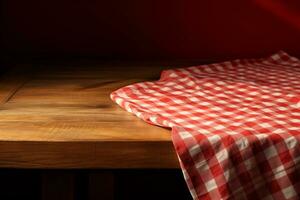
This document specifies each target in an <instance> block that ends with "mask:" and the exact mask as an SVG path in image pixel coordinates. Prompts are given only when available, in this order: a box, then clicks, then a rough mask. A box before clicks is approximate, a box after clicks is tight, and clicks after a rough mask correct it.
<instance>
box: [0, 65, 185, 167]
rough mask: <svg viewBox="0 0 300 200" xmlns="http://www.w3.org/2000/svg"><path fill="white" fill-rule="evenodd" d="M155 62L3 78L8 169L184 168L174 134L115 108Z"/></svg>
mask: <svg viewBox="0 0 300 200" xmlns="http://www.w3.org/2000/svg"><path fill="white" fill-rule="evenodd" d="M163 68H166V67H162V65H150V64H142V65H140V64H122V63H114V64H107V63H106V64H105V63H102V64H93V63H91V64H88V65H82V64H74V63H73V64H58V65H57V64H56V65H21V66H18V67H17V68H13V69H11V70H9V71H8V72H7V73H5V74H4V75H3V76H2V77H1V79H0V167H1V168H3V167H4V168H43V169H48V168H63V169H69V168H79V169H84V168H88V169H93V168H97V169H101V168H106V169H116V168H118V169H125V168H126V169H127V168H179V164H178V160H177V157H176V154H175V151H174V148H173V145H172V141H171V137H170V130H169V129H165V128H161V127H156V126H152V125H149V124H147V123H145V122H143V121H141V120H140V119H138V118H137V117H135V116H133V115H132V114H129V113H127V112H126V111H124V110H122V109H121V108H120V107H119V106H117V105H116V104H115V103H113V102H112V101H111V100H110V98H109V94H110V93H111V92H112V91H113V90H115V89H117V88H120V87H122V86H125V85H128V84H131V83H134V82H140V81H146V80H155V79H157V78H158V77H159V74H160V71H161V70H162V69H163Z"/></svg>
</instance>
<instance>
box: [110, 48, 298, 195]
mask: <svg viewBox="0 0 300 200" xmlns="http://www.w3.org/2000/svg"><path fill="white" fill-rule="evenodd" d="M111 98H112V100H113V101H115V102H117V103H118V104H119V105H120V106H121V107H122V108H124V109H126V110H127V111H129V112H131V113H133V114H135V115H137V116H138V117H139V118H141V119H143V120H145V121H147V122H149V123H151V124H155V125H158V126H163V127H170V128H172V140H173V143H174V146H175V148H176V152H177V154H178V157H179V159H180V164H181V167H182V170H183V174H184V177H185V179H186V182H187V184H188V187H189V189H190V192H191V194H192V196H193V198H194V199H208V200H210V199H213V200H214V199H278V200H281V199H299V196H300V167H299V166H300V164H299V163H300V145H299V142H300V60H298V59H297V58H295V57H291V56H289V55H288V54H286V53H284V52H279V53H277V54H275V55H272V56H270V57H268V58H264V59H247V60H234V61H231V62H223V63H218V64H209V65H202V66H193V67H189V68H181V69H174V70H165V71H163V72H162V75H161V78H160V80H159V81H156V82H144V83H137V84H133V85H129V86H126V87H123V88H121V89H119V90H117V91H115V92H113V93H112V94H111Z"/></svg>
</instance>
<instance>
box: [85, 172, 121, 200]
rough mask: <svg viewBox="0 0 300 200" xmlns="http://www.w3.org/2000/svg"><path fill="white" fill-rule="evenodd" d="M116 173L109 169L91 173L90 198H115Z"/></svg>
mask: <svg viewBox="0 0 300 200" xmlns="http://www.w3.org/2000/svg"><path fill="white" fill-rule="evenodd" d="M114 182H115V180H114V174H113V173H112V172H109V171H102V172H93V173H90V174H89V189H88V190H89V191H88V193H89V194H88V195H89V200H99V199H102V200H113V199H114Z"/></svg>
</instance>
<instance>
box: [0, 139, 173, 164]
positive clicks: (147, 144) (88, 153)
mask: <svg viewBox="0 0 300 200" xmlns="http://www.w3.org/2000/svg"><path fill="white" fill-rule="evenodd" d="M0 166H1V167H4V168H8V167H13V168H34V169H39V168H42V169H84V168H86V169H92V168H94V169H101V168H102V169H126V168H128V169H129V168H132V169H134V168H177V167H178V162H177V158H176V156H175V151H174V149H173V146H172V144H171V142H153V141H144V142H141V141H134V142H132V141H131V142H130V141H119V142H118V141H102V142H99V141H95V142H71V141H66V142H46V141H36V142H25V141H1V142H0Z"/></svg>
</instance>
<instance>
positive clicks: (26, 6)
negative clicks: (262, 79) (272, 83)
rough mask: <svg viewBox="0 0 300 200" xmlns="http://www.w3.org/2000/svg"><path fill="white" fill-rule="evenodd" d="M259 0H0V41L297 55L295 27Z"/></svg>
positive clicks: (18, 45) (64, 48) (105, 49)
mask: <svg viewBox="0 0 300 200" xmlns="http://www.w3.org/2000/svg"><path fill="white" fill-rule="evenodd" d="M277 1H278V0H277ZM281 1H283V0H281ZM257 2H258V1H254V0H227V1H220V0H109V1H105V0H43V1H41V0H26V1H24V0H1V4H2V8H1V9H2V11H1V12H2V13H1V14H2V23H1V29H2V36H1V43H2V44H1V48H2V51H3V53H4V54H10V55H28V56H32V55H33V56H61V55H81V56H96V57H104V58H120V59H229V58H233V57H254V56H264V55H267V54H270V53H273V52H275V51H277V50H279V49H283V50H286V51H287V52H289V53H290V54H293V55H296V56H300V45H299V44H300V29H299V28H297V26H295V25H294V24H293V23H290V21H288V20H285V19H284V17H283V15H280V14H278V12H277V13H276V12H275V13H274V12H272V10H270V9H266V7H265V4H259V3H257ZM284 2H286V3H287V5H288V8H289V9H293V10H294V11H295V9H298V8H299V6H298V5H299V3H298V4H295V2H297V1H296V0H294V1H292V0H285V1H284ZM291 5H292V6H291ZM298 11H300V9H298Z"/></svg>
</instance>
